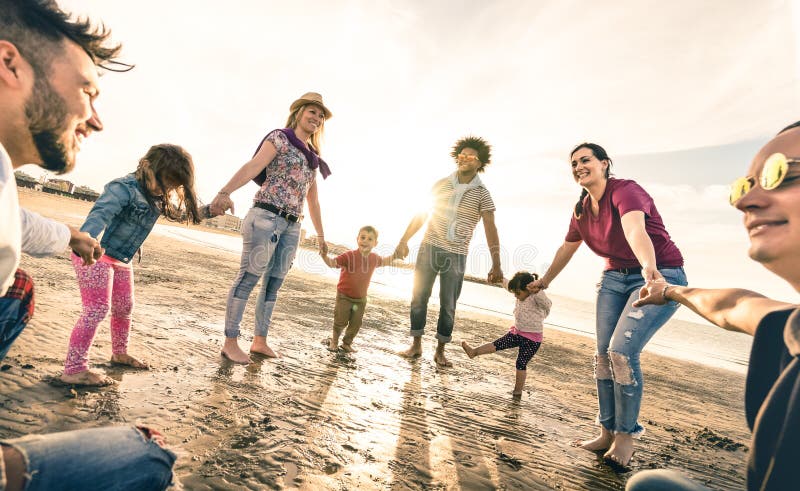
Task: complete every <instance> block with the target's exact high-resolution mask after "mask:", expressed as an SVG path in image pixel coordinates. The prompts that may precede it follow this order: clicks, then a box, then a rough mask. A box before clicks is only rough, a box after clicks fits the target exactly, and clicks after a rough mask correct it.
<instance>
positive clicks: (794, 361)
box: [626, 121, 800, 491]
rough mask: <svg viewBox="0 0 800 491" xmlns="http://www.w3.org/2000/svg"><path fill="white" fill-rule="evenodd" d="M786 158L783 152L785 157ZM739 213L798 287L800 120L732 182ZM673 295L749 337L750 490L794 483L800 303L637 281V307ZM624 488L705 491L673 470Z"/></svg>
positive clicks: (756, 247)
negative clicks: (640, 286) (745, 174)
mask: <svg viewBox="0 0 800 491" xmlns="http://www.w3.org/2000/svg"><path fill="white" fill-rule="evenodd" d="M787 157H788V158H787ZM730 203H731V204H732V205H733V206H735V207H736V209H738V210H739V211H741V212H742V213H743V214H744V227H745V229H746V230H747V232H748V235H749V237H750V250H749V255H750V258H752V259H753V260H754V261H757V262H759V263H761V264H762V265H763V266H764V267H765V268H767V269H768V270H770V271H771V272H772V273H774V274H776V275H777V276H778V277H780V278H781V279H783V280H785V281H787V282H788V283H789V284H790V285H791V286H792V287H793V288H794V289H795V290H796V291H797V292H800V247H798V244H800V121H798V122H796V123H794V124H792V125H790V126H788V127H786V128H784V129H783V130H781V132H780V133H778V135H777V136H776V137H775V138H773V139H772V140H771V141H769V142H768V143H767V144H766V145H765V146H764V147H763V148H762V149H761V150H759V152H758V153H757V154H756V156H755V157H754V158H753V162H752V164H751V165H750V169H749V171H748V175H747V177H742V178H739V179H737V180H736V181H735V182H734V183H733V185H732V186H731V194H730ZM672 302H678V303H680V304H683V305H685V306H687V307H689V308H690V309H692V310H693V311H695V312H696V313H697V314H699V315H701V316H702V317H704V318H705V319H706V320H708V321H710V322H712V323H713V324H715V325H717V326H719V327H721V328H723V329H727V330H729V331H738V332H743V333H746V334H749V335H751V336H753V345H752V348H751V353H750V362H749V366H748V370H747V379H746V380H747V381H746V387H745V416H746V417H747V424H748V426H749V427H750V429H751V430H752V432H753V438H752V440H751V443H750V451H749V452H748V453H747V456H748V457H747V460H748V461H747V489H749V490H751V491H756V490H761V491H778V490H789V489H797V488H798V483H797V465H798V463H800V308H798V306H797V305H796V304H789V303H785V302H779V301H777V300H772V299H770V298H767V297H765V296H763V295H760V294H758V293H756V292H752V291H748V290H740V289H733V288H731V289H708V290H707V289H701V288H688V287H684V286H680V285H674V284H671V283H668V282H666V281H663V280H661V279H659V280H654V281H650V282H648V283H647V285H646V286H645V287H644V288H642V291H641V293H640V294H639V300H638V301H637V302H636V303H635V304H634V305H635V306H637V307H639V306H644V305H664V304H667V303H672ZM626 489H627V490H628V491H644V490H651V491H657V490H665V491H666V490H670V491H673V490H675V491H688V490H707V489H708V488H706V487H705V486H703V485H701V484H699V483H696V482H693V481H691V480H690V479H688V478H687V477H685V476H683V475H682V474H680V473H678V472H676V471H671V470H663V469H660V470H655V471H643V472H640V473H638V474H636V475H635V476H633V477H632V478H631V479H630V480H629V481H628V486H627V488H626Z"/></svg>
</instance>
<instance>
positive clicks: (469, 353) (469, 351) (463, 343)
mask: <svg viewBox="0 0 800 491" xmlns="http://www.w3.org/2000/svg"><path fill="white" fill-rule="evenodd" d="M461 348H462V349H463V350H464V353H466V354H467V356H469V357H470V359H472V358H475V355H476V353H475V348H473V347H472V346H470V345H468V344H467V342H466V341H461ZM521 393H522V392H520V394H521Z"/></svg>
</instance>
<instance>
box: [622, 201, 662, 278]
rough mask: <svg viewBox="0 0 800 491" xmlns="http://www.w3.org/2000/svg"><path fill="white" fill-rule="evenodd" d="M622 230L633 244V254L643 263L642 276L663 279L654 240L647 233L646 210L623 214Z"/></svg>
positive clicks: (629, 243)
mask: <svg viewBox="0 0 800 491" xmlns="http://www.w3.org/2000/svg"><path fill="white" fill-rule="evenodd" d="M620 221H621V222H622V231H623V232H625V240H627V241H628V245H629V246H631V250H632V251H633V255H634V256H636V260H637V261H639V264H641V265H642V276H643V277H644V280H645V281H653V280H657V279H661V278H662V276H661V273H659V272H658V266H657V265H656V251H655V249H653V241H652V240H650V236H649V235H647V230H646V229H645V226H644V212H643V211H639V210H633V211H629V212H628V213H626V214H624V215H622V218H621V219H620Z"/></svg>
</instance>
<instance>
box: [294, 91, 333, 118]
mask: <svg viewBox="0 0 800 491" xmlns="http://www.w3.org/2000/svg"><path fill="white" fill-rule="evenodd" d="M304 104H316V105H318V106H319V107H321V108H322V110H323V111H325V119H331V117H332V116H333V113H332V112H331V110H330V109H328V108H327V107H325V104H323V103H322V96H321V95H319V94H317V93H316V92H306V93H305V94H303V95H302V96H300V98H299V99H297V100H296V101H294V102H293V103H292V105H291V106H289V112H294V111H295V110H297V108H298V107H300V106H302V105H304Z"/></svg>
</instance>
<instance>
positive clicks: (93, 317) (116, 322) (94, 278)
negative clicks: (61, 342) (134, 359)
mask: <svg viewBox="0 0 800 491" xmlns="http://www.w3.org/2000/svg"><path fill="white" fill-rule="evenodd" d="M72 266H73V267H74V268H75V273H76V274H77V276H78V288H80V290H81V302H82V303H83V312H82V313H81V316H80V318H79V319H78V322H77V323H76V324H75V327H74V328H73V329H72V335H71V336H70V337H69V349H68V350H67V361H66V363H65V364H64V373H65V374H67V375H72V374H75V373H79V372H83V371H85V370H88V369H89V349H90V348H91V347H92V341H94V334H95V332H96V331H97V326H98V325H99V324H100V322H101V321H102V320H103V319H104V318H105V317H106V314H107V313H108V310H109V303H110V304H111V346H112V348H111V349H112V353H114V354H115V355H116V354H123V353H127V351H128V333H129V332H130V329H131V311H133V267H132V266H131V265H130V264H125V263H122V262H118V261H115V260H114V259H111V258H108V257H107V256H103V257H102V258H101V259H100V260H99V261H97V262H96V263H95V264H93V265H91V266H84V265H83V261H82V260H81V258H80V257H78V256H76V255H75V254H73V255H72Z"/></svg>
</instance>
